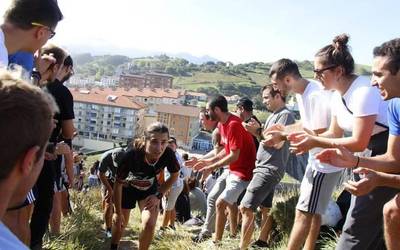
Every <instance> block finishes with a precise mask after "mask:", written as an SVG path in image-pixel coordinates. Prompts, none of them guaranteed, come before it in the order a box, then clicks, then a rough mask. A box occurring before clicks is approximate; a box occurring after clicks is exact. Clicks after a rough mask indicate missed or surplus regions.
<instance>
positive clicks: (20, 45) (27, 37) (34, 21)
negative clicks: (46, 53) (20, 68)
mask: <svg viewBox="0 0 400 250" xmlns="http://www.w3.org/2000/svg"><path fill="white" fill-rule="evenodd" d="M62 18H63V15H62V13H61V11H60V9H59V7H58V4H57V1H54V0H13V1H12V2H11V5H10V7H9V8H8V9H7V10H6V12H5V14H4V23H3V24H1V26H0V68H1V67H7V66H8V55H11V54H14V53H16V52H18V51H26V52H30V53H35V52H36V51H37V50H38V49H40V48H41V47H42V46H43V45H44V44H45V43H46V42H47V40H49V39H50V38H52V37H53V36H54V35H55V34H56V33H55V31H54V30H55V28H56V27H57V23H58V22H59V21H61V19H62ZM49 63H51V62H49ZM49 63H46V64H43V65H37V67H40V68H39V69H37V70H38V71H39V72H45V71H46V69H47V68H48V67H49V65H50V64H49Z"/></svg>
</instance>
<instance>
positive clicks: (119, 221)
mask: <svg viewBox="0 0 400 250" xmlns="http://www.w3.org/2000/svg"><path fill="white" fill-rule="evenodd" d="M114 222H115V226H116V227H117V228H123V227H124V226H125V218H124V216H123V215H122V214H118V213H115V214H114Z"/></svg>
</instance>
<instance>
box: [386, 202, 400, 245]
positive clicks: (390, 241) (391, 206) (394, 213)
mask: <svg viewBox="0 0 400 250" xmlns="http://www.w3.org/2000/svg"><path fill="white" fill-rule="evenodd" d="M383 215H384V224H385V241H386V247H387V249H388V250H395V249H400V239H399V232H400V195H399V194H397V195H396V196H395V197H394V198H393V199H392V200H390V201H389V202H388V203H386V204H385V206H384V207H383Z"/></svg>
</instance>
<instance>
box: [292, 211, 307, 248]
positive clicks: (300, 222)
mask: <svg viewBox="0 0 400 250" xmlns="http://www.w3.org/2000/svg"><path fill="white" fill-rule="evenodd" d="M312 217H313V215H312V214H310V213H306V212H303V211H300V210H296V217H295V219H294V225H293V229H292V232H291V233H290V237H289V243H288V247H287V249H288V250H298V249H301V248H302V246H303V244H304V242H305V240H306V238H307V235H308V232H309V231H310V227H311V222H312Z"/></svg>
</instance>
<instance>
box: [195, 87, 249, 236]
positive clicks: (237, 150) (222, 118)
mask: <svg viewBox="0 0 400 250" xmlns="http://www.w3.org/2000/svg"><path fill="white" fill-rule="evenodd" d="M206 109H207V112H208V113H209V115H210V117H211V119H212V120H214V121H218V130H219V132H220V134H221V141H222V142H223V144H224V147H225V148H224V150H222V151H221V152H220V153H218V155H216V156H215V157H213V158H210V159H205V160H201V161H199V162H198V163H197V164H196V165H195V166H194V167H193V168H194V170H201V171H202V172H203V173H210V172H212V171H213V170H215V169H218V168H220V167H223V166H225V165H229V175H228V177H227V179H226V188H225V190H224V191H223V192H222V193H221V195H220V196H219V197H218V200H217V203H216V204H217V213H216V223H215V243H218V242H219V241H221V239H222V235H223V232H224V227H225V222H226V215H225V209H226V208H227V207H228V208H229V209H231V206H233V205H234V203H235V202H236V201H237V199H238V198H239V195H240V194H241V193H242V192H243V191H244V190H245V189H246V187H247V185H248V184H249V182H250V180H251V178H252V174H253V173H252V172H253V169H254V164H255V160H256V147H255V145H254V141H253V137H252V136H251V134H250V133H248V132H247V131H246V130H245V129H244V127H243V125H242V120H241V119H240V118H239V117H237V116H235V115H233V114H231V113H229V112H228V102H227V100H226V99H225V97H223V96H221V95H220V96H217V97H214V98H213V99H212V100H211V101H209V102H208V103H207V106H206Z"/></svg>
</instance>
